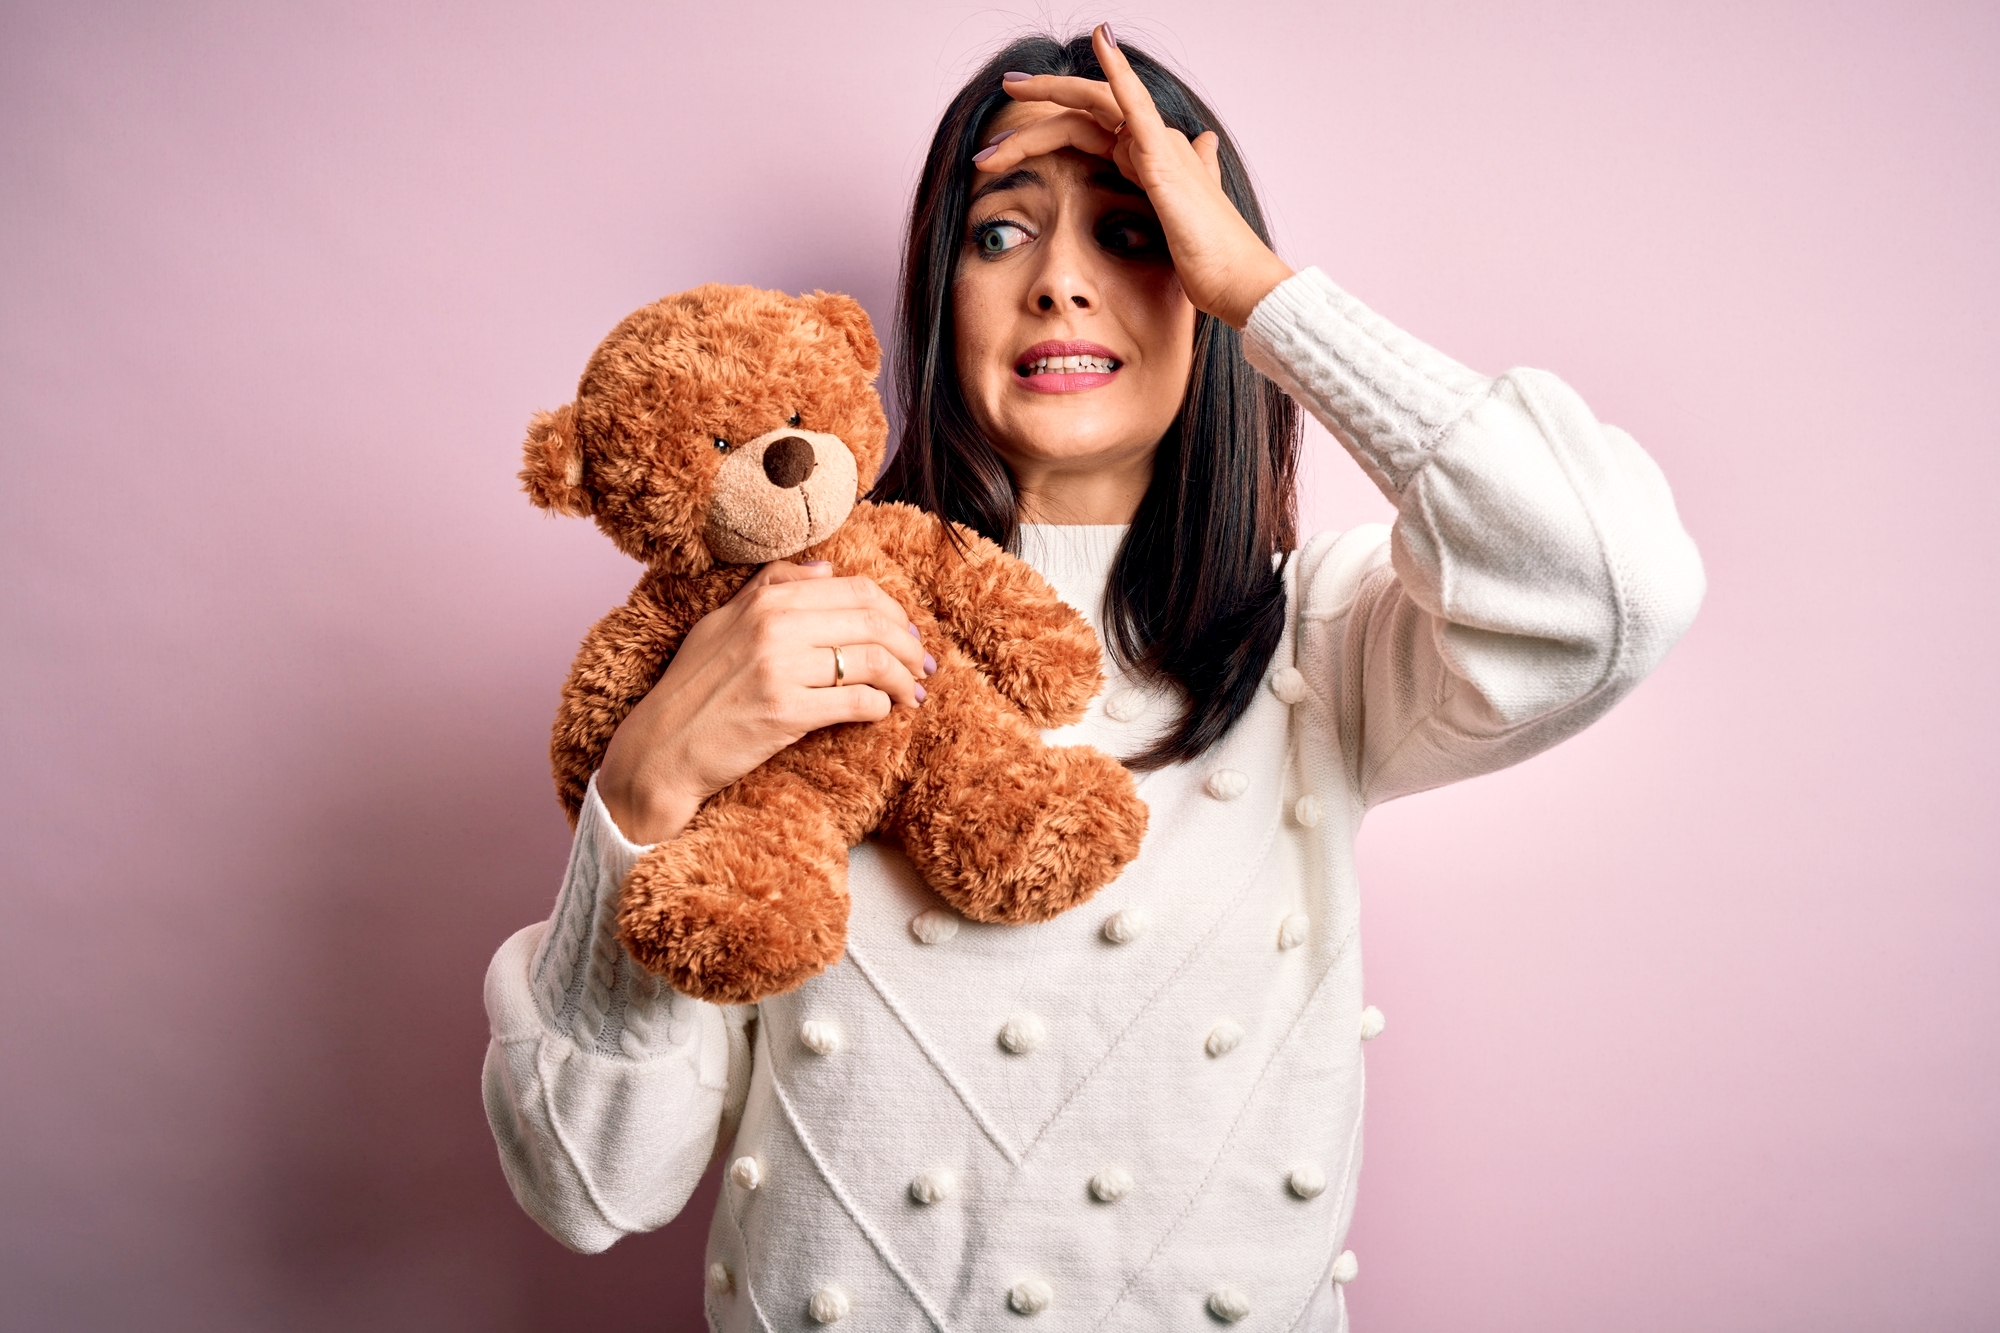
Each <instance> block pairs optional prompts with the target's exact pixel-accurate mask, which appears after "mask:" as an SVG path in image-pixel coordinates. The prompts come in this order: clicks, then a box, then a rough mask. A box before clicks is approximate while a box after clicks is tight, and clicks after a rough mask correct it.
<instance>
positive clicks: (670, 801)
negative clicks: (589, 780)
mask: <svg viewBox="0 0 2000 1333" xmlns="http://www.w3.org/2000/svg"><path fill="white" fill-rule="evenodd" d="M597 795H598V799H599V800H601V801H603V802H604V812H605V813H606V814H608V815H610V816H611V822H612V823H614V824H616V825H617V826H618V832H619V833H620V834H622V835H623V836H624V838H625V841H627V842H629V843H632V844H633V845H635V846H639V847H649V846H651V845H652V844H654V843H656V842H668V841H671V840H672V839H674V838H677V837H679V836H680V834H681V831H682V830H683V829H685V828H686V827H687V826H688V825H689V824H690V823H692V822H693V821H694V817H695V814H696V812H698V811H699V810H700V809H701V803H702V801H703V800H704V799H705V798H703V797H701V796H696V795H694V794H692V793H689V792H683V791H681V790H679V789H678V788H675V787H671V786H669V785H667V784H664V783H643V782H629V783H628V782H615V781H614V782H608V783H607V782H605V781H604V780H603V775H602V774H599V779H598V784H597Z"/></svg>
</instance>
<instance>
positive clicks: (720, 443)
mask: <svg viewBox="0 0 2000 1333" xmlns="http://www.w3.org/2000/svg"><path fill="white" fill-rule="evenodd" d="M715 452H717V453H718V454H726V453H728V452H729V441H727V440H725V439H723V438H722V437H721V436H720V435H718V436H716V437H715Z"/></svg>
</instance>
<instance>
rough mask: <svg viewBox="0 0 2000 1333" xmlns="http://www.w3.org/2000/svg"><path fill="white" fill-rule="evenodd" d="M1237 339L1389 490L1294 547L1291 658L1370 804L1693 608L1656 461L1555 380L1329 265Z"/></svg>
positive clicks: (1589, 714) (1604, 695) (1526, 750)
mask: <svg viewBox="0 0 2000 1333" xmlns="http://www.w3.org/2000/svg"><path fill="white" fill-rule="evenodd" d="M1244 345H1245V351H1246V353H1247V354H1248V356H1249V358H1250V361H1251V363H1252V364H1253V365H1255V366H1256V367H1257V368H1258V369H1259V370H1261V371H1262V372H1263V373H1264V374H1266V375H1268V376H1269V377H1270V378H1271V379H1272V380H1274V381H1275V382H1276V383H1277V384H1278V385H1279V386H1280V387H1281V388H1283V389H1284V390H1285V391H1286V392H1287V393H1289V394H1290V395H1291V396H1292V397H1293V398H1295V399H1297V400H1298V401H1299V402H1300V403H1301V404H1302V405H1303V406H1304V407H1306V409H1307V410H1308V411H1310V412H1311V413H1312V414H1313V415H1314V416H1315V417H1316V418H1318V419H1319V421H1320V422H1321V424H1323V425H1324V426H1325V427H1326V428H1327V429H1328V430H1329V431H1330V432H1332V434H1333V435H1334V437H1335V438H1336V439H1338V440H1339V441H1340V442H1341V443H1342V444H1343V445H1344V446H1345V447H1346V448H1347V450H1348V452H1349V453H1351V454H1352V455H1353V456H1354V459H1355V461H1356V462H1358V463H1360V465H1361V466H1362V468H1363V469H1365V470H1366V471H1367V473H1368V475H1369V476H1370V477H1371V478H1373V479H1374V481H1375V483H1376V484H1377V485H1378V486H1379V487H1381V489H1382V491H1383V493H1384V494H1385V495H1387V496H1388V497H1389V499H1390V500H1391V501H1392V502H1393V503H1394V504H1395V506H1396V510H1397V518H1396V521H1395V525H1394V527H1393V528H1391V529H1389V530H1387V531H1385V530H1383V529H1382V528H1381V527H1380V526H1378V525H1370V526H1368V527H1364V528H1359V529H1356V530H1354V531H1352V532H1348V533H1345V534H1341V535H1339V536H1325V537H1318V538H1315V539H1314V540H1313V541H1311V542H1309V543H1308V544H1307V545H1306V547H1305V549H1304V550H1302V551H1301V552H1300V554H1299V568H1298V587H1299V590H1300V597H1301V602H1302V605H1301V610H1300V615H1301V623H1300V633H1299V658H1300V660H1299V667H1300V670H1301V671H1302V672H1304V673H1305V675H1306V677H1307V682H1308V686H1309V688H1311V689H1313V690H1314V691H1315V692H1317V693H1320V695H1321V698H1322V701H1323V702H1324V703H1325V704H1326V705H1327V706H1328V707H1329V708H1330V709H1331V710H1332V713H1333V716H1334V720H1335V723H1336V732H1337V734H1338V736H1339V738H1340V743H1341V748H1342V751H1343V754H1342V758H1343V759H1344V761H1345V763H1346V765H1347V767H1348V773H1349V777H1350V779H1351V781H1352V783H1353V786H1354V789H1355V790H1356V791H1357V792H1359V793H1360V795H1361V797H1362V799H1363V800H1364V801H1365V802H1366V803H1367V804H1370V805H1373V804H1376V803H1378V802H1381V801H1385V800H1389V799H1391V798H1393V797H1396V796H1401V795H1405V794H1407V793H1410V792H1415V791H1422V790H1424V789H1426V788H1430V787H1435V786H1439V785H1442V784H1443V783H1446V782H1451V781H1454V780H1456V779H1459V778H1464V777H1470V776H1472V775H1474V774H1478V773H1485V772H1490V771H1492V770H1494V769H1497V768H1502V767H1505V766H1506V765H1508V764H1512V763H1516V762H1518V761H1519V760H1521V759H1524V758H1526V757H1527V756H1529V755H1531V754H1533V753H1535V752H1536V751H1539V750H1542V749H1546V748H1547V747H1549V746H1551V745H1554V744H1555V743H1556V742H1558V741H1560V740H1562V739H1563V738H1565V737H1567V736H1569V735H1572V734H1574V733H1575V732H1576V731H1578V730H1580V729H1582V728H1583V727H1584V726H1586V725H1588V724H1589V723H1590V722H1592V721H1593V720H1595V719H1596V718H1598V717H1600V716H1602V715H1603V713H1604V712H1605V711H1606V710H1607V709H1609V708H1610V707H1611V706H1612V705H1613V704H1614V703H1616V702H1617V701H1618V700H1619V699H1620V698H1621V697H1623V696H1624V694H1625V693H1626V692H1627V691H1629V690H1630V689H1631V688H1632V687H1633V686H1634V685H1636V684H1637V683H1638V682H1639V681H1640V680H1641V679H1642V678H1643V677H1644V676H1645V675H1646V673H1647V672H1649V671H1651V670H1652V669H1653V667H1654V666H1656V665H1657V664H1658V663H1659V662H1660V660H1661V659H1662V658H1663V657H1665V656H1666V653H1667V650H1668V649H1669V648H1671V647H1672V646H1673V645H1674V643H1675V641H1676V640H1677V639H1679V638H1680V636H1681V634H1682V633H1683V632H1684V631H1685V630H1686V629H1687V627H1688V625H1689V623H1690V622H1691V621H1692V620H1693V618H1694V614H1695V611H1696V609H1697V608H1698V607H1699V606H1700V604H1701V599H1702V594H1703V591H1704V588H1705V583H1704V579H1703V573H1702V566H1701V558H1700V557H1699V555H1697V554H1696V552H1695V548H1694V543H1693V542H1692V541H1690V540H1689V538H1688V536H1687V534H1686V533H1685V532H1684V531H1683V530H1682V528H1681V525H1680V519H1679V516H1678V515H1677V513H1676V512H1675V509H1674V501H1673V496H1672V494H1671V493H1670V492H1669V490H1668V489H1667V484H1666V480H1665V478H1664V477H1662V476H1661V474H1660V470H1659V468H1658V467H1657V466H1656V465H1655V464H1654V462H1653V461H1652V459H1651V458H1649V457H1647V455H1646V454H1645V452H1644V451H1643V450H1641V449H1640V448H1639V446H1638V445H1637V444H1636V443H1634V442H1633V440H1632V438H1631V437H1630V436H1628V435H1626V434H1625V433H1624V432H1623V431H1621V430H1619V429H1618V428H1616V427H1615V426H1607V425H1604V424H1602V423H1600V422H1599V421H1598V420H1597V419H1596V418H1595V417H1594V416H1592V415H1591V413H1590V410H1589V409H1588V408H1587V407H1585V406H1584V404H1583V401H1582V400H1581V399H1580V398H1578V397H1577V395H1576V393H1575V392H1574V391H1572V390H1571V389H1570V388H1569V387H1568V386H1567V385H1565V384H1563V383H1562V381H1560V380H1558V379H1557V378H1556V377H1555V376H1553V375H1550V374H1548V373H1547V372H1544V371H1538V370H1514V371H1510V372H1508V373H1507V374H1505V375H1502V376H1500V377H1499V378H1498V379H1488V378H1486V377H1484V376H1482V375H1479V374H1477V373H1475V372H1473V371H1471V370H1468V369H1467V368H1465V367H1464V366H1461V365H1459V364H1458V363H1457V362H1455V361H1453V360H1451V359H1450V358H1449V357H1446V356H1444V355H1443V354H1441V353H1439V352H1437V351H1435V350H1433V349H1431V348H1429V347H1426V346H1425V345H1423V344H1422V343H1420V342H1418V341H1417V340H1416V339H1414V338H1411V337H1410V336H1409V335H1408V334H1405V333H1403V332H1402V331H1401V330H1399V329H1396V328H1395V327H1393V326H1392V325H1390V324H1389V323H1388V322H1387V321H1386V320H1384V319H1383V318H1382V317H1381V316H1379V315H1377V314H1375V313H1374V312H1373V311H1371V310H1369V309H1368V308H1367V307H1365V306H1363V305H1362V304H1361V303H1360V302H1359V301H1356V300H1355V299H1354V298H1353V297H1351V296H1349V295H1347V293H1345V292H1343V291H1342V290H1341V289H1340V288H1338V287H1336V286H1335V285H1334V284H1333V283H1332V282H1331V281H1330V280H1329V279H1328V278H1327V277H1326V276H1325V275H1324V274H1323V273H1321V272H1320V271H1319V270H1317V269H1307V270H1305V271H1303V272H1301V273H1299V274H1296V275H1295V276H1293V277H1292V278H1289V279H1287V280H1286V281H1285V282H1283V283H1281V284H1280V285H1279V286H1278V287H1277V288H1276V289H1274V290H1273V291H1272V292H1271V293H1270V294H1269V295H1268V296H1266V297H1265V298H1264V300H1263V301H1262V302H1261V303H1260V304H1259V305H1258V306H1257V308H1256V310H1255V311H1253V312H1252V314H1251V317H1250V321H1249V324H1248V326H1247V327H1246V328H1245V330H1244Z"/></svg>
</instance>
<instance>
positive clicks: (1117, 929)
mask: <svg viewBox="0 0 2000 1333" xmlns="http://www.w3.org/2000/svg"><path fill="white" fill-rule="evenodd" d="M1151 924H1152V922H1151V921H1150V920H1148V919H1147V916H1146V909H1145V908H1143V907H1123V908H1120V909H1119V910H1118V911H1116V912H1113V913H1112V914H1111V915H1110V916H1107V917H1105V918H1104V938H1105V939H1107V940H1109V941H1110V942H1111V943H1113V944H1130V943H1131V942H1132V941H1133V940H1136V939H1138V938H1139V937H1140V936H1141V935H1143V934H1145V933H1146V927H1147V926H1149V925H1151Z"/></svg>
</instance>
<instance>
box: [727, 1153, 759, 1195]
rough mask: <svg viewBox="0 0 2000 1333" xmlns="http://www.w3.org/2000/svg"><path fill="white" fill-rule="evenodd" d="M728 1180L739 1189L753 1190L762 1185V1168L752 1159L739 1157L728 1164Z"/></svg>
mask: <svg viewBox="0 0 2000 1333" xmlns="http://www.w3.org/2000/svg"><path fill="white" fill-rule="evenodd" d="M729 1179H730V1180H731V1181H732V1182H734V1183H735V1184H736V1185H737V1186H738V1187H739V1188H741V1189H746V1190H754V1189H756V1188H757V1187H758V1186H759V1185H761V1184H763V1183H764V1167H763V1164H762V1163H760V1162H759V1161H758V1160H757V1159H756V1158H754V1157H739V1158H737V1159H736V1160H735V1161H733V1162H731V1163H730V1164H729Z"/></svg>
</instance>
